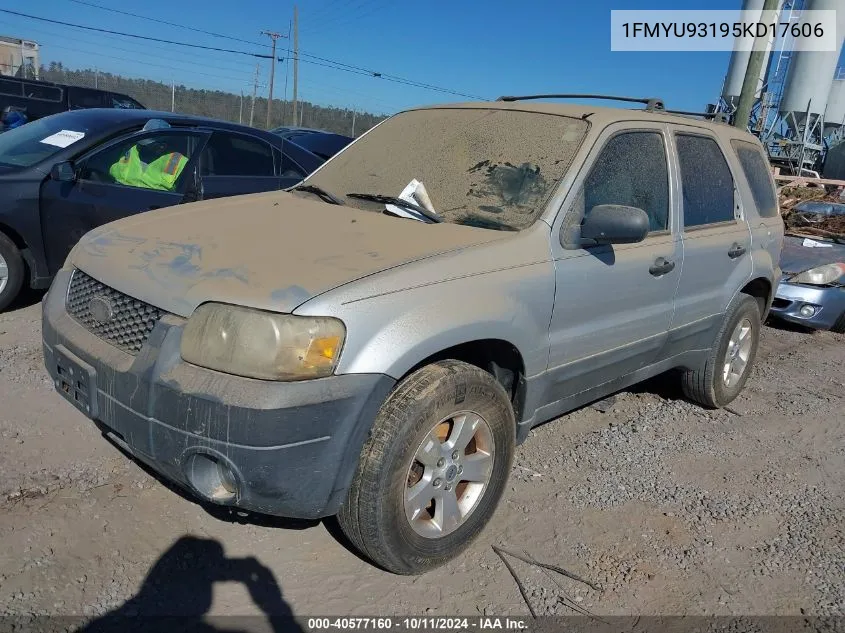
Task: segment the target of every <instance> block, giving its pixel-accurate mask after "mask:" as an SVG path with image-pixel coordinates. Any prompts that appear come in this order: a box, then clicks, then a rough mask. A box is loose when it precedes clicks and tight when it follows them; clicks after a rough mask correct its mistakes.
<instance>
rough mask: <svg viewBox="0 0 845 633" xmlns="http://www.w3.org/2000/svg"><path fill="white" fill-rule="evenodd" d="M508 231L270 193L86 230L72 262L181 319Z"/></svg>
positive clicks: (276, 297)
mask: <svg viewBox="0 0 845 633" xmlns="http://www.w3.org/2000/svg"><path fill="white" fill-rule="evenodd" d="M507 235H509V234H508V233H505V232H499V231H492V230H487V229H479V228H474V227H468V226H461V225H455V224H446V223H442V224H423V223H421V222H417V221H415V220H406V219H401V218H395V217H391V216H388V215H383V214H379V213H375V212H369V211H361V210H358V209H355V208H352V207H345V206H335V205H330V204H326V203H323V202H320V201H317V200H310V199H307V198H303V197H301V196H299V195H296V194H291V193H287V192H271V193H262V194H255V195H249V196H237V197H233V198H222V199H218V200H212V201H206V202H198V203H194V204H188V205H184V206H183V205H180V206H176V207H170V208H167V209H160V210H157V211H151V212H148V213H144V214H141V215H138V216H133V217H131V218H125V219H123V220H118V221H116V222H112V223H110V224H107V225H105V226H102V227H100V228H98V229H95V230H93V231H91V232H90V233H88V234H87V235H86V236H85V237H84V238H83V239H82V241H80V243H79V244H78V245H77V246H76V247H75V248H74V250H73V252H72V253H71V255H70V257H69V261H70V263H71V264H73V265H74V266H76V267H78V268H80V269H81V270H83V271H85V272H86V273H88V274H89V275H91V276H92V277H94V278H95V279H97V280H99V281H101V282H102V283H104V284H106V285H108V286H111V287H113V288H115V289H117V290H120V291H121V292H124V293H125V294H128V295H130V296H132V297H134V298H136V299H140V300H142V301H146V302H147V303H150V304H152V305H154V306H157V307H159V308H161V309H163V310H166V311H168V312H171V313H173V314H177V315H180V316H183V317H187V316H189V315H190V314H191V313H192V312H193V311H194V309H195V308H196V307H197V306H199V305H200V304H202V303H205V302H207V301H219V302H224V303H232V304H237V305H243V306H250V307H254V308H260V309H267V310H274V311H277V312H291V311H292V310H294V309H295V308H296V307H297V306H299V305H301V304H302V303H304V302H305V301H307V300H308V299H310V298H312V297H315V296H317V295H318V294H321V293H323V292H326V291H328V290H331V289H332V288H335V287H337V286H340V285H342V284H345V283H348V282H350V281H354V280H355V279H360V278H362V277H365V276H367V275H371V274H373V273H376V272H379V271H382V270H386V269H388V268H393V267H396V266H399V265H402V264H406V263H408V262H411V261H415V260H418V259H423V258H426V257H431V256H433V255H437V254H441V253H446V252H450V251H454V250H456V249H461V248H466V247H470V246H475V245H478V244H481V243H484V242H489V241H492V240H498V239H503V238H505V237H507Z"/></svg>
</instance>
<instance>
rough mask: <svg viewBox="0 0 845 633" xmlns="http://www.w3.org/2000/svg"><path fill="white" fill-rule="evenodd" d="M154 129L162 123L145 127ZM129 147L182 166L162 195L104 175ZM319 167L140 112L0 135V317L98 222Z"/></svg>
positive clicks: (229, 135)
mask: <svg viewBox="0 0 845 633" xmlns="http://www.w3.org/2000/svg"><path fill="white" fill-rule="evenodd" d="M152 122H159V123H160V124H161V125H159V126H158V127H156V128H155V129H153V128H150V127H148V126H149V125H150V123H152ZM162 126H164V127H162ZM164 128H167V129H164ZM136 145H137V146H138V147H146V148H149V151H148V152H147V150H145V152H146V153H149V154H151V156H150V158H151V159H152V158H155V157H156V156H159V155H162V156H163V155H164V154H166V153H178V154H181V155H182V156H183V157H184V158H185V159H187V163H186V164H185V166H184V168H183V169H182V170H181V171H180V172H179V174H178V175H177V177H176V180H175V182H174V183H172V185H171V186H170V187H169V188H167V189H161V188H160V187H153V188H150V187H149V186H145V185H142V184H138V183H134V184H133V183H126V182H120V181H118V180H117V179H116V178H115V176H114V174H113V172H112V169H111V168H112V167H113V166H114V165H115V163H117V162H118V161H120V160H121V157H123V156H125V155H128V154H129V153H130V152H131V149H132V148H134V147H135V146H136ZM158 148H161V149H160V150H159V149H158ZM159 157H160V156H159ZM142 160H144V161H145V162H146V159H142ZM325 160H326V158H324V157H323V156H321V155H318V154H316V153H315V152H314V151H312V150H311V149H308V148H304V147H302V146H300V145H299V144H298V143H297V142H296V140H295V139H294V140H291V139H288V138H284V137H282V136H280V135H278V134H272V133H270V132H265V131H263V130H256V129H254V128H250V127H246V126H244V125H237V124H234V123H227V122H224V121H216V120H213V119H207V118H201V117H195V116H188V115H183V114H174V113H171V112H152V111H150V110H141V109H111V108H109V109H105V108H103V109H83V110H72V111H69V112H60V113H59V114H54V115H52V116H46V117H43V118H40V119H38V120H36V121H31V122H29V123H26V124H25V125H22V126H20V127H16V128H15V129H11V130H9V131H6V132H4V133H3V134H0V311H2V310H3V309H4V308H6V307H7V306H8V305H9V304H10V303H11V302H12V301H13V300H14V299H15V297H16V296H17V295H18V293H19V291H20V290H21V289H22V288H24V287H30V288H47V287H48V286H49V285H50V282H51V280H52V278H53V275H54V274H55V273H56V271H57V270H58V269H59V268H60V267H61V265H62V263H63V262H64V260H65V258H66V257H67V255H68V253H69V252H70V250H71V248H73V246H74V245H75V244H76V242H77V241H78V240H79V238H81V237H82V236H83V235H84V234H85V233H87V232H88V231H90V230H92V229H94V228H96V227H98V226H100V225H102V224H106V223H108V222H112V221H113V220H117V219H120V218H124V217H126V216H129V215H134V214H137V213H143V212H145V211H149V210H152V209H158V208H161V207H169V206H173V205H177V204H184V203H188V202H193V201H196V200H200V199H210V198H221V197H226V196H237V195H242V194H250V193H260V192H265V191H277V190H280V189H287V188H289V187H293V186H296V185H297V184H298V183H299V182H300V181H301V180H302V179H303V178H304V177H305V176H307V175H308V174H310V173H311V172H313V171H314V170H315V169H317V168H318V167H319V166H320V165H322V164H323V163H324V162H325ZM174 169H175V167H174Z"/></svg>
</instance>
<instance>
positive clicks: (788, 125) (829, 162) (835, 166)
mask: <svg viewBox="0 0 845 633" xmlns="http://www.w3.org/2000/svg"><path fill="white" fill-rule="evenodd" d="M742 8H743V10H745V11H755V12H758V13H759V12H760V11H761V10H762V8H763V0H745V2H744V3H743V7H742ZM817 10H835V11H836V12H837V13H836V37H837V48H836V50H835V51H794V50H792V46H791V42H790V41H789V40H790V36H787V37H786V38H784V39H778V40H775V39H774V38H770V39H769V41H767V42H766V49H765V51H766V52H765V57H764V61H763V66H762V70H761V73H760V77H759V79H758V87H757V92H756V94H755V100H756V102H755V105H754V108H753V109H752V113H751V120H750V125H749V127H750V129H751V131H752V132H754V133H755V134H756V135H758V136H759V137H760V140H761V141H762V142H763V144H764V145H765V146H766V150H767V151H768V153H769V159H770V160H771V162H772V164H773V165H775V166H778V167H780V168H781V169H782V170H783V171H786V172H788V173H793V174H810V175H816V174H818V173H819V172H822V173H823V175H824V176H826V177H829V178H840V179H842V178H845V143H843V141H845V68H841V67H840V58H841V55H842V43H843V39H845V0H782V1H781V2H780V3H779V6H778V9H777V11H778V22H780V23H784V22H798V21H799V20H800V18H801V13H802V12H803V11H817ZM750 55H751V53H750V51H734V52H733V54H732V55H731V60H730V64H729V66H728V72H727V75H726V77H725V81H724V83H723V85H722V94H721V98H720V100H719V103H718V104H716V105H715V108H714V107H711V110H712V109H715V110H716V111H718V112H724V113H727V114H729V115H730V114H732V113H733V112H734V111H735V110H736V106H737V104H738V102H739V95H740V92H741V90H742V83H743V80H744V78H745V71H746V68H747V67H748V61H749V58H750Z"/></svg>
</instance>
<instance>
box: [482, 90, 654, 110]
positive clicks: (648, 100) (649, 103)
mask: <svg viewBox="0 0 845 633" xmlns="http://www.w3.org/2000/svg"><path fill="white" fill-rule="evenodd" d="M529 99H607V100H608V101H627V102H629V103H644V104H646V106H645V109H646V110H665V109H666V108H665V106H664V105H663V99H660V98H658V97H648V98H645V99H643V98H639V97H614V96H611V95H577V94H549V95H523V96H519V97H514V96H502V97H499V98H498V99H496V101H528V100H529Z"/></svg>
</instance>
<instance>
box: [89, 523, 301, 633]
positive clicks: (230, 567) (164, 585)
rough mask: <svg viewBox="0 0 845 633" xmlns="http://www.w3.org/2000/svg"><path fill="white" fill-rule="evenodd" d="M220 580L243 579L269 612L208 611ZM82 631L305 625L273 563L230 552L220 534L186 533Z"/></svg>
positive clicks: (225, 630)
mask: <svg viewBox="0 0 845 633" xmlns="http://www.w3.org/2000/svg"><path fill="white" fill-rule="evenodd" d="M215 582H240V583H243V584H244V585H245V586H246V588H247V590H248V591H249V594H250V596H251V597H252V600H253V602H254V603H255V605H256V606H257V607H258V608H259V609H260V610H261V611H262V612H263V613H264V614H265V616H266V617H261V616H213V617H206V614H207V613H208V611H209V610H210V608H211V605H212V599H213V585H214V583H215ZM78 631H80V632H84V633H107V632H108V633H112V632H114V633H130V632H133V631H147V632H149V631H157V632H158V631H180V632H181V631H184V632H190V633H236V632H237V633H241V632H243V633H247V632H249V633H258V632H262V633H263V632H264V631H267V632H271V633H302V628H301V627H300V626H299V625H298V624H297V623H296V621H295V620H294V616H293V611H292V610H291V608H290V606H289V605H288V603H287V602H285V600H284V599H283V598H282V590H281V588H280V587H279V584H278V582H277V581H276V578H275V576H274V575H273V572H272V571H270V569H269V568H267V567H265V566H264V565H262V564H261V563H260V562H258V560H256V559H255V558H252V557H249V558H228V557H226V555H225V553H224V551H223V546H222V545H221V544H220V543H219V542H218V541H216V540H213V539H205V538H197V537H193V536H183V537H182V538H180V539H179V540H178V541H176V543H174V544H173V546H171V547H170V548H169V549H168V550H167V551H166V552H164V554H162V555H161V557H160V558H159V559H158V560H157V561H156V563H155V564H154V565H153V566H152V568H150V571H149V572H148V573H147V576H146V578H145V579H144V582H143V584H142V585H141V589H140V590H139V591H138V593H137V595H135V596H133V597H132V598H130V599H129V600H127V601H126V602H125V603H124V604H123V605H121V606H120V607H118V608H117V609H115V610H113V611H110V612H109V613H106V614H105V615H103V616H101V617H99V618H97V619H95V620H93V621H91V622H89V623H88V624H87V625H85V626H83V627H82V628H81V629H78Z"/></svg>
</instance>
